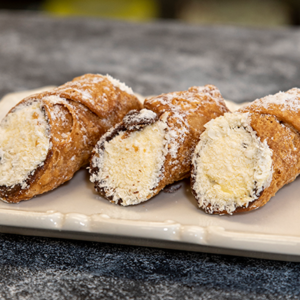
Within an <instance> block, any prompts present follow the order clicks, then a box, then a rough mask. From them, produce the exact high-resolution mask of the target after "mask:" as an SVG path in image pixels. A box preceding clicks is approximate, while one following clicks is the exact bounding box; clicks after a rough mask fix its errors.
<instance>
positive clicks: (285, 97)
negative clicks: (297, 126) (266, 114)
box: [244, 88, 300, 112]
mask: <svg viewBox="0 0 300 300" xmlns="http://www.w3.org/2000/svg"><path fill="white" fill-rule="evenodd" d="M272 104H277V105H282V109H283V110H289V111H295V112H297V111H299V110H300V89H298V88H293V89H291V90H289V91H287V92H279V93H277V94H275V95H268V96H266V97H264V98H261V99H257V100H255V101H254V102H253V103H250V104H248V105H247V106H245V107H244V108H245V109H247V108H248V107H249V106H251V107H255V106H256V107H263V108H265V109H268V108H269V107H270V105H272Z"/></svg>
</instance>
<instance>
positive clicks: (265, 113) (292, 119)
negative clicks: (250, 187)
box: [235, 88, 300, 213]
mask: <svg viewBox="0 0 300 300" xmlns="http://www.w3.org/2000/svg"><path fill="white" fill-rule="evenodd" d="M277 95H278V99H276V98H269V99H268V98H267V97H266V98H263V99H259V100H256V101H254V102H253V103H252V104H251V105H249V106H247V107H245V108H243V109H240V110H239V112H249V113H251V126H252V128H253V129H254V130H255V131H256V132H257V136H258V137H260V139H261V141H262V142H263V141H266V142H267V144H268V146H269V147H270V149H271V150H272V151H273V155H272V160H273V164H272V168H273V177H272V181H271V183H270V185H269V186H268V187H267V188H265V189H264V190H263V191H262V192H261V194H260V196H259V198H258V199H256V200H254V201H253V202H250V203H249V205H248V207H238V208H237V209H236V211H235V212H236V213H239V212H246V211H251V210H254V209H257V208H260V207H262V206H264V205H265V204H266V203H267V202H268V201H269V200H270V198H271V197H273V196H274V195H275V194H276V193H277V191H278V190H279V189H281V188H282V187H283V186H284V185H286V184H288V183H290V182H293V181H294V180H295V179H296V177H297V176H298V175H299V173H300V154H299V150H300V89H297V88H294V89H291V90H289V91H287V92H286V93H279V94H277ZM280 97H282V99H280Z"/></svg>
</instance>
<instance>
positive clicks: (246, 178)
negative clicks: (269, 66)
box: [191, 88, 300, 214]
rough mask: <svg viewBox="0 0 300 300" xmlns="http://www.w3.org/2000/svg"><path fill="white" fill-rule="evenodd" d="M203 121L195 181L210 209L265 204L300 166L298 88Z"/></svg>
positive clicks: (240, 209) (199, 198) (206, 208)
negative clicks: (205, 122) (203, 129)
mask: <svg viewBox="0 0 300 300" xmlns="http://www.w3.org/2000/svg"><path fill="white" fill-rule="evenodd" d="M205 127H206V130H205V131H204V133H203V134H202V135H201V137H200V142H199V143H198V144H197V146H196V148H195V152H194V154H193V158H192V175H191V182H192V190H193V193H194V195H195V197H196V199H197V201H198V204H199V207H200V208H202V209H203V210H204V211H205V212H207V213H211V214H233V213H239V212H246V211H251V210H253V209H257V208H259V207H262V206H263V205H265V204H266V203H267V202H268V201H269V200H270V198H271V197H272V196H274V195H275V193H276V192H277V191H278V190H279V189H280V188H281V187H282V186H284V185H285V184H287V183H289V182H292V181H293V180H294V179H295V178H296V176H297V175H298V174H299V172H300V156H299V149H300V135H299V132H300V89H297V88H294V89H291V90H289V91H287V92H280V93H277V94H275V95H270V96H267V97H264V98H262V99H258V100H256V101H254V102H253V103H250V104H248V105H247V106H245V107H243V108H241V109H240V110H238V111H237V112H235V113H232V114H230V113H228V114H227V113H226V114H225V115H224V116H222V117H219V118H216V119H214V120H212V121H210V122H208V123H207V124H206V125H205Z"/></svg>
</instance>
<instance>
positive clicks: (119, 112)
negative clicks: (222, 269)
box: [0, 74, 142, 203]
mask: <svg viewBox="0 0 300 300" xmlns="http://www.w3.org/2000/svg"><path fill="white" fill-rule="evenodd" d="M141 107H142V105H141V104H140V102H139V101H138V99H137V98H136V97H135V96H134V95H133V93H132V91H131V89H130V88H128V87H126V86H125V85H124V84H122V83H120V82H119V81H117V80H116V79H113V78H112V77H110V76H102V75H92V74H87V75H84V76H81V77H77V78H75V79H74V80H73V81H71V82H68V83H66V84H64V85H62V86H60V87H58V88H56V89H54V90H52V91H49V92H43V93H39V94H35V95H32V96H29V97H27V98H25V99H24V100H22V101H21V102H20V103H19V104H17V105H16V106H15V107H14V108H13V109H11V110H10V112H9V113H8V114H7V115H6V117H5V118H4V119H3V120H2V122H1V123H0V199H1V200H2V201H5V202H10V203H16V202H19V201H21V200H28V199H30V198H32V197H34V196H36V195H38V194H42V193H45V192H47V191H49V190H52V189H54V188H56V187H58V186H59V185H61V184H63V183H64V182H66V181H68V180H70V179H71V178H72V177H73V175H74V173H75V172H76V171H77V170H78V169H80V168H81V167H82V166H84V165H86V164H87V163H88V162H89V159H90V156H91V152H92V149H93V147H94V146H95V144H96V142H97V141H98V140H99V138H100V136H101V135H103V134H104V133H105V132H106V131H107V130H108V129H109V128H110V127H112V126H113V125H115V124H116V123H117V122H120V121H121V120H122V118H123V117H124V116H125V115H126V113H128V112H129V111H130V110H132V109H141Z"/></svg>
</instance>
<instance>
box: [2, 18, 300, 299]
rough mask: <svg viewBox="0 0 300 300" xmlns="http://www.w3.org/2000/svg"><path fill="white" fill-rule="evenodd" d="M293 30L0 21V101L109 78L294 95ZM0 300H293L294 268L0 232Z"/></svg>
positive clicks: (149, 90)
mask: <svg viewBox="0 0 300 300" xmlns="http://www.w3.org/2000/svg"><path fill="white" fill-rule="evenodd" d="M299 53H300V29H299V30H298V29H297V30H295V29H278V30H257V29H251V30H250V29H246V28H233V27H224V28H222V27H193V26H186V25H183V24H179V23H154V24H138V25H137V24H127V23H120V22H113V21H107V20H87V19H59V18H57V19H54V18H49V17H46V16H42V15H37V14H10V13H7V12H2V13H0V97H2V96H3V95H4V94H6V93H8V92H13V91H20V90H27V89H32V88H38V87H40V86H45V85H59V84H62V83H64V82H65V81H68V80H70V79H72V78H73V77H75V76H77V75H82V74H83V73H87V72H91V73H94V72H95V73H104V74H106V73H109V74H111V75H112V76H115V77H116V78H119V79H120V80H122V81H124V82H126V83H127V84H128V85H129V86H131V87H132V88H133V89H134V90H135V91H136V92H139V93H142V94H145V95H147V94H158V93H162V92H169V91H174V90H181V89H185V88H187V87H189V86H191V85H203V84H207V83H212V84H215V85H217V86H218V87H219V88H220V90H221V92H222V93H223V95H224V97H226V98H227V99H231V100H235V101H251V100H253V99H255V98H257V97H261V96H264V95H266V94H268V93H273V92H277V91H279V90H286V89H289V88H291V87H294V86H298V87H299V86H300V80H299V78H300V54H299ZM0 270H1V276H0V298H1V299H228V300H229V299H300V264H299V263H291V262H276V261H268V260H259V259H250V258H240V257H229V256H220V255H212V254H205V253H192V252H183V251H173V250H158V249H151V248H142V247H130V246H119V245H109V244H102V243H92V242H82V241H69V240H59V239H50V238H38V237H25V236H19V235H7V234H0Z"/></svg>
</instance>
